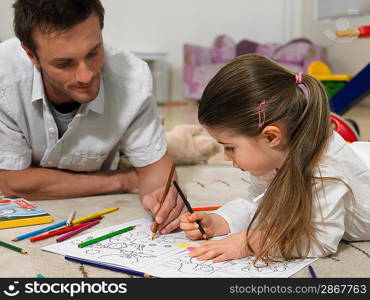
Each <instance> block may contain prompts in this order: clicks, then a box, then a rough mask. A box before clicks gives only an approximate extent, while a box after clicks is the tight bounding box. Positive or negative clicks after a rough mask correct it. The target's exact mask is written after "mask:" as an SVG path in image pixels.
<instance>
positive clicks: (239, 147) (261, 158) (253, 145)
mask: <svg viewBox="0 0 370 300" xmlns="http://www.w3.org/2000/svg"><path fill="white" fill-rule="evenodd" d="M275 128H276V127H275ZM206 129H207V131H208V133H209V134H210V135H211V136H212V137H213V138H215V139H216V140H217V141H218V142H219V143H220V144H221V145H222V146H223V147H224V156H225V160H226V161H231V162H232V163H233V167H234V168H238V169H240V170H242V171H248V172H249V173H251V174H252V175H253V176H263V175H266V174H267V173H269V172H270V171H272V170H273V169H279V168H280V167H281V166H282V164H283V163H284V160H285V158H286V155H287V151H286V150H283V147H282V143H281V141H282V140H281V136H280V137H279V136H278V135H276V136H275V135H274V134H271V132H269V133H268V135H266V133H265V130H266V129H268V127H267V128H265V130H263V132H262V133H261V134H260V135H259V136H257V137H247V136H244V135H238V134H234V133H232V132H230V131H225V130H223V129H218V128H217V129H216V128H209V127H207V128H206Z"/></svg>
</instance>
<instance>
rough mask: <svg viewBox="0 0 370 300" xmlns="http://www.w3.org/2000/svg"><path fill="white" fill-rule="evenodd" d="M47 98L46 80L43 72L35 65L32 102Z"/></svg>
mask: <svg viewBox="0 0 370 300" xmlns="http://www.w3.org/2000/svg"><path fill="white" fill-rule="evenodd" d="M42 99H45V91H44V82H43V81H42V77H41V73H40V71H39V70H38V69H37V68H36V66H35V65H33V82H32V99H31V101H32V102H35V101H38V100H42Z"/></svg>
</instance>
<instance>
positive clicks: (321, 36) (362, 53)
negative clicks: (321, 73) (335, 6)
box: [298, 0, 370, 105]
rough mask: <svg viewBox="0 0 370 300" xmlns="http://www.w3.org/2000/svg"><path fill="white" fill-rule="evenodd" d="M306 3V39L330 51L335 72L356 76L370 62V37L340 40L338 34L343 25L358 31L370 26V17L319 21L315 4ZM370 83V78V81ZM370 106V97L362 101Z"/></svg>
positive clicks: (304, 16) (304, 32)
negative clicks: (359, 28)
mask: <svg viewBox="0 0 370 300" xmlns="http://www.w3.org/2000/svg"><path fill="white" fill-rule="evenodd" d="M298 1H302V8H303V19H302V33H303V35H304V36H307V37H308V38H310V39H312V40H313V41H315V42H316V43H319V44H321V45H323V46H325V47H327V50H328V60H329V64H330V67H331V69H332V71H333V72H334V73H342V74H353V75H354V74H356V73H358V72H359V71H360V70H361V69H362V68H363V67H365V66H366V65H367V64H368V63H369V62H370V50H369V49H370V38H361V39H358V38H349V37H345V38H337V37H336V36H335V32H336V31H337V30H338V29H337V28H338V27H340V26H344V25H346V24H347V25H348V26H349V27H350V28H358V27H359V26H361V25H370V16H369V15H365V16H353V15H349V16H348V17H346V18H337V19H334V20H327V21H320V22H319V21H315V1H312V0H298ZM369 84H370V79H369ZM362 104H365V105H370V96H369V97H367V98H366V99H364V100H363V101H362Z"/></svg>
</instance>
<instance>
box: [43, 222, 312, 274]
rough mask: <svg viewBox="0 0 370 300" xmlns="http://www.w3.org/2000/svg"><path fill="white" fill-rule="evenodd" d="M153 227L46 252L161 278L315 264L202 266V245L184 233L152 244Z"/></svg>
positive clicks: (287, 270) (282, 270)
mask: <svg viewBox="0 0 370 300" xmlns="http://www.w3.org/2000/svg"><path fill="white" fill-rule="evenodd" d="M150 224H151V221H150V220H147V219H138V220H134V221H131V222H128V223H123V224H119V225H115V226H111V227H108V228H104V229H101V230H98V231H94V232H92V233H88V234H85V235H82V236H79V237H77V238H74V239H71V240H66V241H64V242H62V243H58V244H54V245H49V246H46V247H43V248H42V249H43V250H45V251H49V252H53V253H56V254H60V255H68V256H72V257H77V258H81V259H86V260H90V261H94V262H99V263H104V264H107V265H114V266H121V267H125V268H128V269H132V270H136V271H141V272H145V273H148V274H151V275H153V276H157V277H289V276H291V275H293V274H294V273H296V272H297V271H299V270H300V269H301V268H303V267H304V266H306V265H308V264H310V263H311V262H313V261H314V260H315V259H307V260H299V261H295V262H281V263H278V264H275V265H272V266H269V267H264V268H256V267H254V266H253V263H252V260H251V259H250V258H243V259H239V260H232V261H228V262H222V263H213V262H212V261H202V262H200V261H198V260H197V259H194V258H190V257H189V256H188V254H189V251H188V250H187V248H188V247H194V246H196V245H198V244H199V242H194V241H190V240H189V239H187V238H186V236H185V234H184V233H183V232H178V233H171V234H167V235H157V237H156V238H155V239H154V240H152V238H151V236H152V233H151V231H150ZM133 225H136V227H135V229H134V230H132V231H128V232H126V233H123V234H120V235H118V236H114V237H111V238H109V239H106V240H103V241H100V242H98V243H95V244H92V245H90V246H87V247H84V248H79V247H78V244H80V243H82V242H85V241H87V240H90V239H92V238H96V237H99V236H102V235H104V234H107V233H110V232H113V231H116V230H119V229H121V228H125V227H128V226H133ZM218 238H222V237H218Z"/></svg>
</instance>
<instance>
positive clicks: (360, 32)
mask: <svg viewBox="0 0 370 300" xmlns="http://www.w3.org/2000/svg"><path fill="white" fill-rule="evenodd" d="M336 35H337V36H338V37H341V36H358V37H366V36H370V25H367V26H360V27H359V28H358V29H351V30H342V31H337V32H336Z"/></svg>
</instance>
